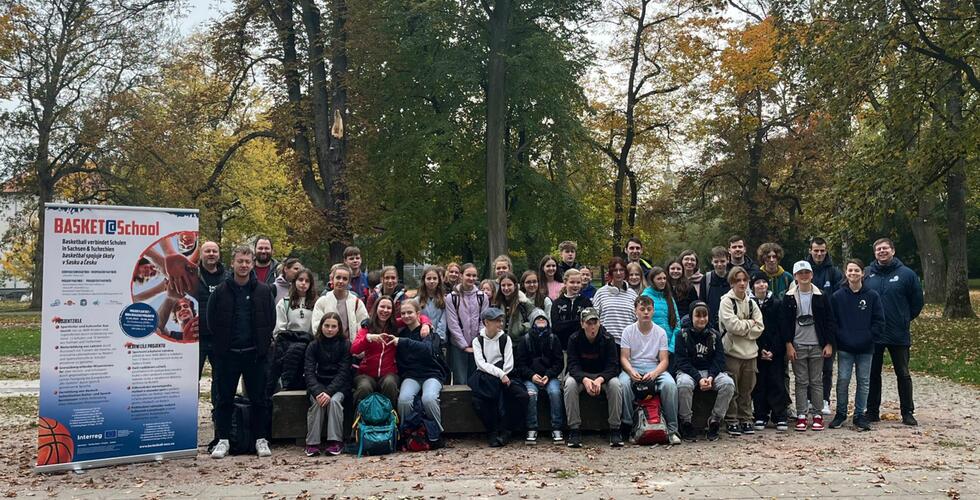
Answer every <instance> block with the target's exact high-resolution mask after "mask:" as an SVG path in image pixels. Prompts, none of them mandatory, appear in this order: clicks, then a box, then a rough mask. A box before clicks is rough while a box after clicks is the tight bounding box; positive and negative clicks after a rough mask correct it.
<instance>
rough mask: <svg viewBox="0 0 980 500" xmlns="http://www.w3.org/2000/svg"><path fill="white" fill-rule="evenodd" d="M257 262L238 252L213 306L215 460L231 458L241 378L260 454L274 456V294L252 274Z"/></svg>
mask: <svg viewBox="0 0 980 500" xmlns="http://www.w3.org/2000/svg"><path fill="white" fill-rule="evenodd" d="M252 256H253V252H252V249H251V247H248V246H239V247H237V248H235V250H234V252H232V270H233V273H232V275H231V276H230V277H228V278H227V279H226V280H225V281H223V282H222V283H221V284H219V285H218V286H217V288H215V290H214V293H213V294H211V298H210V300H209V301H208V308H207V310H208V312H207V321H208V322H207V328H208V330H210V332H211V335H212V337H213V341H214V354H215V360H216V361H217V364H216V367H215V373H214V384H215V389H216V391H217V394H218V397H217V405H218V406H217V407H216V408H215V409H214V427H215V434H216V435H217V437H218V443H217V444H216V445H215V447H214V449H213V450H212V452H211V457H212V458H224V456H225V455H226V454H227V453H228V449H229V447H230V443H229V439H230V438H231V419H232V411H233V410H234V407H235V390H236V389H237V387H238V379H239V377H241V378H243V379H244V382H245V392H246V393H247V394H248V395H249V397H250V402H251V416H252V433H253V435H254V436H255V438H256V440H255V450H256V453H257V454H258V455H259V456H260V457H267V456H269V455H271V454H272V452H271V451H270V450H269V442H268V439H267V436H266V434H267V432H268V428H267V427H268V426H267V425H266V418H267V415H268V406H269V402H268V399H267V398H266V397H265V386H266V377H267V373H266V364H267V363H266V356H267V355H268V353H269V346H270V344H271V342H272V329H273V328H274V327H275V324H276V314H275V309H274V307H273V300H272V298H273V297H272V290H271V288H269V286H268V285H266V284H264V283H259V281H258V279H257V278H256V277H255V274H254V273H253V272H252V266H253V261H252Z"/></svg>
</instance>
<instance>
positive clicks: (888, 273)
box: [864, 238, 925, 425]
mask: <svg viewBox="0 0 980 500" xmlns="http://www.w3.org/2000/svg"><path fill="white" fill-rule="evenodd" d="M874 252H875V261H874V262H873V263H871V265H870V266H868V268H867V269H865V270H864V275H865V278H864V286H866V287H868V288H869V289H871V290H874V291H876V292H878V295H881V303H882V306H883V308H884V310H885V328H884V331H883V332H882V334H881V336H880V337H877V338H875V352H874V357H873V358H872V359H871V388H870V391H869V393H868V411H867V417H868V421H869V422H877V421H879V420H880V414H879V413H878V412H879V409H880V408H881V367H882V364H883V361H884V357H885V350H886V349H887V350H888V355H889V356H890V357H891V360H892V366H893V367H894V369H895V376H896V377H897V378H898V399H899V401H900V402H901V403H900V404H901V411H902V423H903V424H905V425H919V422H918V421H917V420H916V419H915V404H914V403H913V402H912V374H911V373H910V372H909V350H910V349H911V347H912V333H911V330H910V326H911V324H912V320H913V319H915V318H917V317H918V316H919V313H920V312H922V306H923V305H924V303H925V299H924V297H923V296H922V282H921V281H919V277H918V276H917V275H916V274H915V271H913V270H911V269H909V268H907V267H905V264H902V261H900V260H898V257H895V244H894V243H892V240H890V239H888V238H880V239H879V240H878V241H875V244H874Z"/></svg>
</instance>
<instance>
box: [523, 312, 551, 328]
mask: <svg viewBox="0 0 980 500" xmlns="http://www.w3.org/2000/svg"><path fill="white" fill-rule="evenodd" d="M538 318H544V319H545V321H547V322H548V328H550V327H551V319H550V318H548V315H547V314H545V313H544V311H542V310H541V309H538V308H537V307H535V308H534V310H533V311H531V314H530V318H528V319H529V320H530V321H531V327H532V328H533V327H534V322H535V321H536V320H537V319H538Z"/></svg>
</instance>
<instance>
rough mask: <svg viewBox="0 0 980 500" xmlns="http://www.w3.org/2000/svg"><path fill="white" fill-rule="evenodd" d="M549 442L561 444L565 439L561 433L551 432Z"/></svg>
mask: <svg viewBox="0 0 980 500" xmlns="http://www.w3.org/2000/svg"><path fill="white" fill-rule="evenodd" d="M551 440H552V441H554V442H555V443H561V442H562V441H564V440H565V438H564V437H563V436H562V435H561V431H551Z"/></svg>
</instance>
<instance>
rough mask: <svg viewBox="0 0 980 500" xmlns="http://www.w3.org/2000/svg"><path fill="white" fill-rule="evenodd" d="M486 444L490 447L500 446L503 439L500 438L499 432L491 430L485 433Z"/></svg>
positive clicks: (502, 443)
mask: <svg viewBox="0 0 980 500" xmlns="http://www.w3.org/2000/svg"><path fill="white" fill-rule="evenodd" d="M487 445H489V446H490V447H491V448H500V447H501V446H503V445H504V440H503V439H500V433H499V432H497V431H493V432H490V433H488V434H487Z"/></svg>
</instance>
